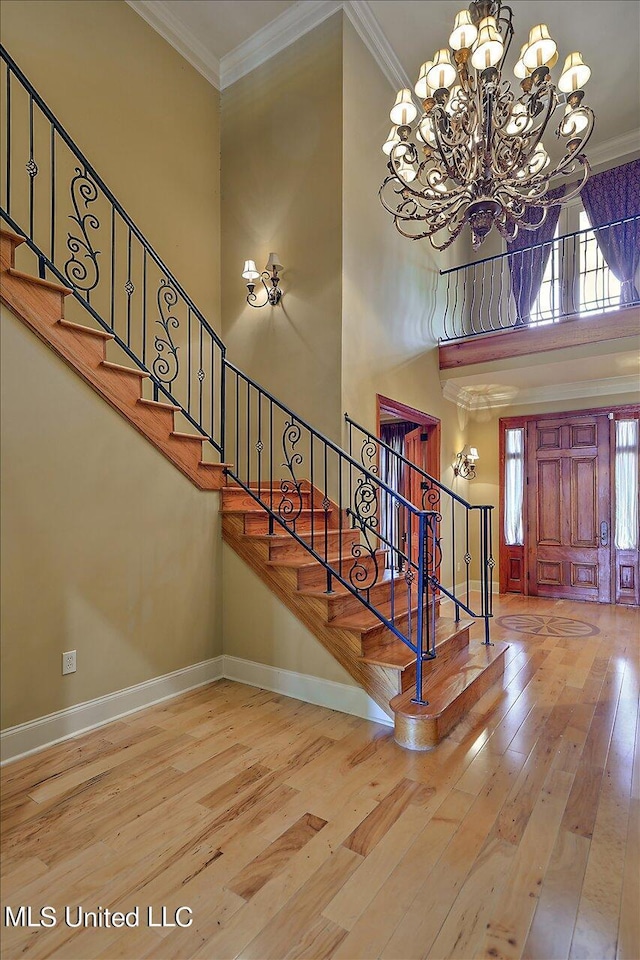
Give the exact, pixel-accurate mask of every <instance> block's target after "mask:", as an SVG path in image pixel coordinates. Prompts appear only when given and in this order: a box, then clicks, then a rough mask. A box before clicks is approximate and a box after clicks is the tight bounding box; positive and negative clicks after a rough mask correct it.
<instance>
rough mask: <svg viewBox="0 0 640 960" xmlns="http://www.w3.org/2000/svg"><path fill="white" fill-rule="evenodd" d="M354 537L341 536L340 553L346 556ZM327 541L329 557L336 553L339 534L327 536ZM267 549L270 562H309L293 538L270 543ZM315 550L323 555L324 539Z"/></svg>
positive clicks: (306, 555)
mask: <svg viewBox="0 0 640 960" xmlns="http://www.w3.org/2000/svg"><path fill="white" fill-rule="evenodd" d="M356 536H357V535H356V534H355V533H352V532H351V531H349V532H348V533H343V534H342V551H343V553H344V554H347V553H349V552H350V551H351V545H352V543H354V542H355V538H356ZM327 540H328V544H329V553H330V555H333V554H334V553H336V552H338V544H339V534H337V533H331V534H329V536H328V538H327ZM269 548H270V549H269V559H270V560H292V559H296V560H297V559H300V560H301V561H302V562H308V561H309V552H308V551H307V550H306V549H305V548H304V547H303V546H302V545H301V544H299V543H298V542H297V541H296V540H294V539H293V537H292V538H291V539H290V540H285V541H284V542H282V541H279V542H275V543H271V544H270V545H269ZM316 550H317V552H318V553H320V555H323V554H324V537H323V542H322V545H320V544H318V545H317V547H316ZM321 569H322V568H321ZM325 580H326V574H325Z"/></svg>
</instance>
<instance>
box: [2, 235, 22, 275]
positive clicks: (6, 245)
mask: <svg viewBox="0 0 640 960" xmlns="http://www.w3.org/2000/svg"><path fill="white" fill-rule="evenodd" d="M17 246H18V243H17V241H15V240H13V239H12V238H11V237H9V236H7V234H5V233H3V234H2V235H0V269H2V270H8V269H9V268H10V267H13V266H14V265H15V253H14V251H15V249H16V247H17Z"/></svg>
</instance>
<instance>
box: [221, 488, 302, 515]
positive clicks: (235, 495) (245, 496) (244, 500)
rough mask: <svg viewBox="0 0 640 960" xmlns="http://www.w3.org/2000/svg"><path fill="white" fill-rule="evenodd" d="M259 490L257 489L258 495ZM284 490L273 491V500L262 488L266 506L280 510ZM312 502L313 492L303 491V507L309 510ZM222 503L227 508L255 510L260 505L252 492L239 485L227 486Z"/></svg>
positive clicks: (262, 496) (261, 496)
mask: <svg viewBox="0 0 640 960" xmlns="http://www.w3.org/2000/svg"><path fill="white" fill-rule="evenodd" d="M257 493H258V491H257V490H256V495H257ZM282 497H283V495H282V492H281V491H280V490H274V491H273V500H272V499H271V497H270V495H269V492H268V491H267V490H264V489H262V490H260V498H261V500H262V501H263V502H264V503H265V504H266V506H272V508H273V510H275V511H276V512H277V511H278V507H279V506H280V504H281V502H282ZM310 504H311V494H310V493H308V492H307V493H302V509H303V510H308V509H309V507H310ZM222 505H223V509H225V510H255V509H256V507H257V506H258V505H259V504H258V503H257V502H256V500H254V498H253V497H252V496H251V494H249V493H246V492H245V491H244V490H242V489H240V488H239V487H225V488H224V490H223V492H222Z"/></svg>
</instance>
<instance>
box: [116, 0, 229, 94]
mask: <svg viewBox="0 0 640 960" xmlns="http://www.w3.org/2000/svg"><path fill="white" fill-rule="evenodd" d="M126 3H127V4H128V5H129V6H130V7H131V9H132V10H135V12H136V13H137V14H138V15H139V16H140V17H142V19H143V20H145V21H146V22H147V23H148V24H149V26H150V27H153V29H154V30H155V31H156V32H157V33H159V34H160V36H161V37H164V39H165V40H166V41H167V43H170V44H171V46H172V47H173V48H174V50H177V52H178V53H179V54H180V55H181V56H183V57H184V59H185V60H187V61H188V62H189V63H190V64H191V66H192V67H195V69H196V70H197V71H198V73H200V74H202V76H203V77H204V78H205V80H208V81H209V83H210V84H212V85H213V86H214V87H215V88H216V90H220V61H219V60H218V58H217V57H215V56H214V55H213V54H212V53H211V52H210V51H209V50H207V48H206V47H205V46H204V44H203V43H201V42H200V40H199V39H198V37H197V36H196V35H195V34H194V33H192V32H191V30H189V29H188V28H187V27H185V26H184V24H183V23H182V22H181V21H180V20H178V18H177V17H176V16H175V14H173V13H172V12H171V10H170V9H169V8H168V7H167V6H166V4H165V3H164V0H126Z"/></svg>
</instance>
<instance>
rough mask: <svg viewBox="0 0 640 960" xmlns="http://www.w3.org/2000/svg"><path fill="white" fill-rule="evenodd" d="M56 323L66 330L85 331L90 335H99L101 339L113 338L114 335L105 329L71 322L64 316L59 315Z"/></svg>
mask: <svg viewBox="0 0 640 960" xmlns="http://www.w3.org/2000/svg"><path fill="white" fill-rule="evenodd" d="M58 323H59V324H60V326H61V327H65V328H66V329H67V330H71V331H72V332H74V333H86V334H88V335H89V336H90V337H99V338H100V339H101V340H114V339H115V335H114V334H113V333H107V331H106V330H97V329H96V328H95V327H86V326H85V325H84V324H82V323H73V321H72V320H65V319H64V317H61V319H60V320H58Z"/></svg>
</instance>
